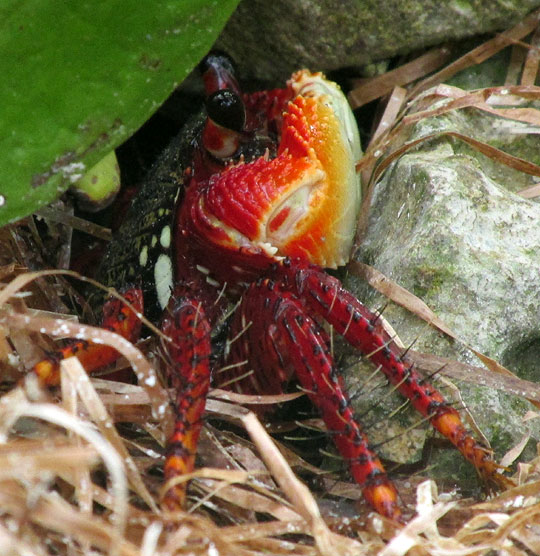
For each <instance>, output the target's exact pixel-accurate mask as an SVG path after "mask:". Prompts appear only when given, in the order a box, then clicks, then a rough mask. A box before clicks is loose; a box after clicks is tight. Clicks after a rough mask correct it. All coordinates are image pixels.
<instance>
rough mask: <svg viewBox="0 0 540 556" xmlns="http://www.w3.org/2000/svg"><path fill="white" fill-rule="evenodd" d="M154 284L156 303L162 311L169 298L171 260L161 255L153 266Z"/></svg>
mask: <svg viewBox="0 0 540 556" xmlns="http://www.w3.org/2000/svg"><path fill="white" fill-rule="evenodd" d="M154 283H155V284H156V293H157V298H158V303H159V305H160V307H161V308H162V309H165V307H166V306H167V303H168V302H169V297H171V290H172V286H173V266H172V261H171V258H170V257H169V256H167V255H165V254H163V253H162V254H161V255H160V256H159V257H158V260H157V261H156V265H155V266H154Z"/></svg>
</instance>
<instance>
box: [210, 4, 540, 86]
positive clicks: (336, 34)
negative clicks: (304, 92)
mask: <svg viewBox="0 0 540 556" xmlns="http://www.w3.org/2000/svg"><path fill="white" fill-rule="evenodd" d="M539 5H540V1H539V0H455V1H452V2H440V1H438V0H385V1H382V2H381V1H377V2H376V1H365V0H363V1H361V0H318V1H313V0H301V1H298V0H274V1H273V2H268V1H267V0H244V1H243V2H241V3H240V5H239V6H238V9H237V10H236V12H235V13H234V15H233V17H232V18H231V19H230V20H229V22H228V23H227V26H226V27H225V29H224V31H223V33H222V35H221V37H220V39H219V41H218V45H217V46H218V47H219V48H223V49H225V50H226V51H227V52H229V53H230V54H231V55H232V56H233V57H234V59H235V60H236V62H237V64H238V65H239V66H240V69H241V75H243V76H245V77H253V78H256V79H260V80H263V81H276V82H279V81H282V80H283V79H284V78H287V77H288V76H289V75H290V74H291V72H293V71H295V70H297V69H298V68H301V67H307V68H310V69H312V70H315V69H317V70H325V71H328V70H333V69H337V68H342V67H345V66H354V65H365V64H367V63H369V62H372V61H376V60H381V59H385V58H390V57H393V56H396V55H397V54H403V53H408V52H411V51H413V50H415V49H422V48H425V47H427V46H430V45H434V44H440V43H443V42H446V41H449V40H455V39H461V38H465V37H470V36H473V35H476V34H480V33H490V32H493V31H496V30H501V29H506V28H508V27H509V26H510V25H512V24H514V23H516V22H517V21H519V20H520V18H522V17H523V16H525V15H526V14H527V13H528V12H529V11H531V10H533V9H534V8H535V7H537V6H539Z"/></svg>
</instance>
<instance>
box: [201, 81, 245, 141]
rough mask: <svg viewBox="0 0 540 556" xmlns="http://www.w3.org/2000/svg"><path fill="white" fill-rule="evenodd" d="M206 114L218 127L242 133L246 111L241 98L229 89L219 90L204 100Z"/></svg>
mask: <svg viewBox="0 0 540 556" xmlns="http://www.w3.org/2000/svg"><path fill="white" fill-rule="evenodd" d="M206 112H207V113H208V116H209V117H210V118H211V119H212V120H213V121H214V122H215V123H216V124H218V125H220V126H222V127H225V128H227V129H232V130H233V131H243V129H244V125H245V123H246V110H245V107H244V103H243V101H242V99H241V97H240V96H239V95H238V94H236V93H235V92H233V91H231V90H230V89H221V90H219V91H216V92H215V93H213V94H212V95H210V96H209V97H208V98H207V99H206Z"/></svg>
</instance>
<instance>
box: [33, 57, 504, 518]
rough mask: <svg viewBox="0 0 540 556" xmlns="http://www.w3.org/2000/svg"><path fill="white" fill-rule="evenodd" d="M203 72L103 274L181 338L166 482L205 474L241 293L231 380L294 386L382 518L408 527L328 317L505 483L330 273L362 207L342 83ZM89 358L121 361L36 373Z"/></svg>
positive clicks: (130, 329)
mask: <svg viewBox="0 0 540 556" xmlns="http://www.w3.org/2000/svg"><path fill="white" fill-rule="evenodd" d="M203 78H204V84H205V89H206V95H207V99H206V114H204V113H203V114H202V115H199V116H197V117H195V118H194V119H193V120H192V121H191V122H190V123H188V124H187V125H186V127H185V129H184V130H183V132H182V133H181V134H180V135H179V136H178V137H177V138H176V139H175V140H174V141H173V143H172V145H171V147H170V148H169V149H168V150H167V152H166V153H165V154H164V155H163V157H162V159H161V160H160V161H159V162H158V164H157V165H156V167H155V168H154V169H153V170H152V171H151V172H150V176H149V178H148V183H147V184H146V185H145V186H144V187H143V189H142V191H141V192H140V194H139V196H138V198H137V199H136V200H135V201H134V205H133V207H132V209H131V212H130V214H129V215H128V216H127V219H126V221H125V222H124V224H123V226H122V227H121V230H120V232H119V237H118V238H116V239H115V240H114V241H113V242H112V243H111V246H110V247H109V251H108V253H107V255H106V256H105V260H104V262H103V265H102V268H103V270H102V272H101V278H102V279H103V280H104V281H105V282H107V283H108V284H109V285H114V286H116V287H117V288H119V289H122V290H123V291H124V292H125V294H126V295H127V296H128V298H129V299H130V301H131V302H132V303H133V305H134V306H135V308H136V309H138V310H140V311H142V309H143V305H144V309H145V312H146V313H147V314H150V316H151V317H152V316H153V317H154V318H157V316H158V315H159V314H163V317H162V321H161V322H162V328H163V331H164V332H165V333H166V334H167V335H169V336H170V337H171V338H172V339H173V342H172V344H171V345H172V347H170V348H169V357H170V364H169V367H170V369H169V372H170V376H171V381H172V383H173V385H174V386H176V388H177V391H178V394H177V399H176V402H175V405H176V414H177V420H176V426H175V431H174V434H173V436H172V438H171V439H170V440H169V445H168V449H167V459H166V464H165V478H166V480H169V479H171V478H173V477H175V476H177V475H178V474H181V473H184V472H189V471H190V470H192V469H193V466H194V458H195V451H196V446H197V440H198V436H199V433H200V430H201V426H202V415H203V412H204V407H205V399H206V394H207V392H208V389H209V386H210V380H211V365H212V359H211V348H212V346H211V331H212V329H213V328H214V326H215V325H216V322H217V321H218V320H219V319H220V318H221V316H222V313H223V310H224V309H223V308H224V305H225V303H226V301H227V300H226V298H229V299H239V302H238V307H237V309H236V310H235V312H234V315H233V317H232V318H231V323H230V332H229V338H230V340H229V342H228V344H227V348H226V350H225V353H224V354H223V355H222V356H221V364H225V365H227V366H230V367H231V368H234V372H233V371H230V373H231V374H233V375H234V376H237V380H236V381H233V387H234V388H235V389H236V390H239V391H241V392H245V393H253V392H259V393H265V394H275V393H280V392H282V391H283V389H284V388H285V386H286V384H287V383H288V382H289V380H290V379H291V377H295V378H296V379H297V380H298V382H299V383H300V385H301V387H302V389H303V391H305V392H306V393H307V394H308V396H309V397H310V399H311V400H312V401H313V403H314V404H315V406H316V407H317V408H318V409H319V411H320V413H321V415H322V417H323V419H324V421H325V423H326V427H327V429H328V430H329V431H331V435H332V439H333V440H334V442H335V444H336V446H337V448H338V450H339V451H340V453H341V454H342V456H343V457H344V458H345V460H346V461H347V462H348V464H349V468H350V472H351V474H352V476H353V477H354V479H355V481H356V482H357V483H358V484H359V485H360V486H361V488H362V490H363V494H364V496H365V498H366V499H367V500H368V501H369V503H370V504H371V505H372V506H373V507H374V508H375V509H376V510H377V511H378V512H380V513H381V514H383V515H385V516H388V517H390V518H393V519H396V520H398V519H400V515H401V513H400V509H399V507H398V502H397V493H396V489H395V487H394V486H393V485H392V483H391V482H390V480H389V479H388V477H387V475H386V473H385V471H384V469H383V466H382V464H381V462H380V461H379V459H378V457H377V455H376V454H375V453H374V452H373V451H372V450H371V449H370V448H369V445H368V441H367V438H366V436H365V434H364V433H363V432H362V428H361V425H360V423H359V422H358V421H357V420H356V419H355V416H354V414H353V412H352V410H351V408H350V404H349V399H348V397H347V393H346V392H345V390H344V389H343V386H342V381H341V379H340V377H339V375H338V373H337V372H336V368H335V365H334V362H333V360H332V355H331V353H330V350H329V338H328V335H327V333H326V332H325V330H324V328H323V326H322V323H323V321H326V322H328V323H329V324H331V325H332V326H333V328H334V329H335V330H336V331H337V332H338V333H339V334H341V335H343V337H344V338H345V339H346V340H347V341H349V342H350V343H351V344H352V345H353V346H354V347H356V348H358V350H360V352H361V353H362V354H364V355H366V356H367V357H368V358H369V359H370V360H371V361H372V362H373V363H374V364H375V365H376V366H378V367H379V368H380V369H381V371H382V372H383V373H384V374H385V375H386V376H387V378H388V380H389V381H390V382H391V383H392V384H394V385H396V387H397V389H398V390H399V391H400V392H401V393H402V394H403V395H404V396H406V397H407V398H409V399H410V400H411V403H412V404H413V406H414V407H415V408H416V409H417V410H418V411H419V412H420V413H421V414H422V415H423V416H425V417H426V418H428V419H429V420H430V422H431V423H432V424H433V426H434V427H435V428H436V429H437V430H438V431H439V432H441V433H442V434H443V435H444V436H446V437H447V438H448V439H449V440H450V441H451V442H452V443H453V444H454V445H455V446H456V447H457V448H458V450H459V451H460V452H461V453H462V454H463V456H464V457H465V458H466V459H467V460H469V461H470V462H471V463H472V464H473V465H474V466H475V468H476V469H477V471H478V472H479V473H480V475H481V476H482V477H483V478H484V479H485V480H486V481H487V482H489V483H491V484H494V485H498V486H502V485H504V484H506V482H507V479H505V478H504V477H503V476H502V475H501V474H500V473H499V466H498V465H497V464H496V463H495V462H494V461H493V460H492V459H491V456H490V454H489V452H488V451H486V450H485V449H484V448H483V447H482V446H481V445H480V444H478V443H477V442H476V440H475V439H474V438H472V437H471V436H469V434H468V433H467V431H466V430H465V427H464V426H463V424H462V422H461V420H460V417H459V415H458V412H457V411H456V410H455V409H454V408H452V407H450V406H449V405H448V404H447V403H446V402H445V401H444V399H443V397H442V396H441V394H440V393H439V392H437V391H436V390H435V389H434V388H433V387H432V386H431V385H430V384H428V383H427V382H425V381H424V379H423V378H421V377H420V376H419V375H418V374H417V372H416V371H415V370H414V368H413V366H412V364H411V363H409V362H408V361H407V359H406V357H405V356H404V354H403V353H402V350H401V349H399V348H398V347H397V346H396V344H395V343H394V342H393V341H392V338H391V337H390V336H389V335H388V334H387V332H385V330H384V329H383V327H382V325H381V323H380V319H379V317H378V316H377V315H375V314H373V313H372V312H370V311H369V310H368V309H366V308H365V307H364V306H363V305H362V304H361V303H360V301H358V300H357V299H356V298H355V297H354V296H353V295H352V294H351V293H350V292H348V291H347V290H345V289H344V288H343V287H342V285H341V283H340V282H339V280H337V279H336V278H333V277H331V276H329V275H328V274H327V273H326V272H325V271H324V270H323V268H324V267H331V268H335V267H337V266H340V265H343V264H345V263H346V262H347V259H348V256H349V251H350V249H351V245H352V241H353V234H354V229H355V220H356V217H357V210H358V206H359V202H360V192H359V191H360V190H359V181H358V177H357V174H356V171H355V164H356V162H357V161H358V158H359V157H360V145H359V139H358V132H357V128H356V124H355V121H354V117H353V114H352V112H351V110H350V108H349V106H348V104H347V102H346V99H345V97H344V96H343V94H342V93H341V91H340V90H339V88H338V87H337V86H336V85H335V84H334V83H332V82H330V81H327V80H326V79H325V77H324V76H323V75H322V74H320V73H310V72H309V71H307V70H302V71H299V72H297V73H295V74H293V76H292V77H291V79H290V80H289V81H288V83H287V86H286V88H283V89H277V90H271V91H262V92H257V93H253V94H245V95H242V94H241V92H240V89H239V87H238V84H237V82H236V80H235V78H234V74H233V71H232V67H231V65H230V62H229V61H228V60H227V59H226V58H225V57H224V56H222V55H219V54H214V55H210V56H209V57H207V59H206V60H205V62H204V67H203ZM104 314H105V316H104V326H106V327H109V328H111V329H113V330H115V331H117V332H119V333H120V334H122V335H123V336H125V337H127V338H130V339H136V338H137V337H138V335H139V329H140V325H139V324H138V322H139V321H138V319H137V318H136V316H135V314H134V313H133V312H132V311H130V310H129V309H127V308H125V307H124V306H123V305H122V304H120V303H119V302H118V301H108V302H107V303H106V304H105V309H104ZM75 353H76V354H77V357H79V359H81V360H82V361H83V363H84V364H85V366H86V367H87V368H88V369H89V370H91V369H94V368H96V367H98V366H101V365H103V364H105V363H107V362H109V361H112V360H114V359H115V357H116V354H115V352H114V351H113V350H112V349H111V348H103V346H95V345H87V344H84V343H82V342H78V343H73V344H71V345H69V346H68V347H66V348H65V349H64V350H63V351H62V352H59V353H58V354H55V355H54V356H50V357H49V358H47V359H46V360H44V361H42V362H41V363H39V364H38V365H36V372H37V373H38V375H39V376H40V377H41V378H42V381H43V382H44V383H46V384H49V385H51V384H54V383H56V382H57V380H58V373H57V368H58V365H57V363H58V360H59V359H60V358H62V357H67V356H69V355H73V354H75ZM220 376H221V375H220ZM229 379H230V376H229V377H227V381H228V380H229ZM216 382H217V381H216ZM216 385H217V386H219V383H218V384H216ZM184 501H185V487H184V486H183V484H180V485H178V486H175V487H172V488H170V489H169V490H168V491H167V493H166V495H165V500H164V504H165V506H166V507H167V508H168V509H171V510H173V509H175V508H178V507H180V506H182V505H183V504H184Z"/></svg>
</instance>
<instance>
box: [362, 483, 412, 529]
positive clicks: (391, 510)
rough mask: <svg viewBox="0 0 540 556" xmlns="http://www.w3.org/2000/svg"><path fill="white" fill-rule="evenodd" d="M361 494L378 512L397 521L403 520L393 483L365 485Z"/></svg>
mask: <svg viewBox="0 0 540 556" xmlns="http://www.w3.org/2000/svg"><path fill="white" fill-rule="evenodd" d="M363 494H364V498H365V499H366V500H367V501H368V502H369V503H370V504H371V505H372V507H373V508H374V509H375V510H376V511H377V512H378V513H380V514H381V515H383V516H385V517H388V518H389V519H392V520H394V521H396V522H399V523H401V522H402V521H403V518H402V516H401V510H400V509H399V506H398V501H397V491H396V489H395V487H394V485H392V484H391V483H388V484H382V485H374V486H367V487H365V488H364V490H363Z"/></svg>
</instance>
